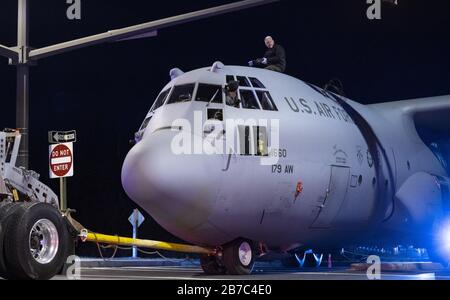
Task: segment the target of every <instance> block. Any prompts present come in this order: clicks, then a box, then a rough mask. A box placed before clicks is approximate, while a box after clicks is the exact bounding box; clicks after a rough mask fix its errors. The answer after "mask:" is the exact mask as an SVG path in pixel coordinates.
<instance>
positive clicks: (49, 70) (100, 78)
mask: <svg viewBox="0 0 450 300" xmlns="http://www.w3.org/2000/svg"><path fill="white" fill-rule="evenodd" d="M30 2H31V3H30V5H31V7H30V44H31V46H32V47H34V48H39V47H42V46H46V45H50V44H53V43H57V42H62V41H66V40H71V39H75V38H79V37H83V36H86V35H91V34H96V33H100V32H105V31H107V30H110V29H118V28H121V27H125V26H130V25H135V24H139V23H143V22H147V21H152V20H156V19H160V18H163V17H169V16H173V15H177V14H181V13H186V12H190V11H193V10H198V9H203V8H208V7H212V6H216V5H220V4H225V3H229V2H233V1H205V0H196V1H181V0H177V1H175V0H165V1H137V0H132V1H123V0H122V1H119V0H95V1H94V0H82V1H81V2H82V19H81V20H79V21H78V20H77V21H70V20H68V19H67V18H66V9H67V7H68V5H67V4H66V1H65V0H45V1H42V0H39V1H30ZM398 2H399V5H398V6H393V5H390V4H387V3H385V4H383V7H382V20H374V21H369V20H368V19H367V17H366V10H367V7H368V5H367V4H366V1H365V0H346V1H337V0H334V1H333V0H330V1H326V0H309V1H303V0H302V1H298V0H297V1H293V0H282V1H281V2H279V3H275V4H269V5H267V6H263V7H259V8H253V9H249V10H245V11H242V12H238V13H232V14H227V15H223V16H218V17H214V18H211V19H205V20H200V21H196V22H193V23H189V24H185V25H179V26H175V27H172V28H168V29H164V30H161V31H159V35H158V37H156V38H150V39H141V40H134V41H125V42H119V43H109V44H104V45H99V46H94V47H91V48H85V49H82V50H77V51H74V52H70V53H66V54H62V55H59V56H55V57H52V58H46V59H43V60H41V61H40V62H39V64H38V65H37V66H36V67H33V68H32V70H31V96H30V105H31V116H30V134H31V136H30V151H31V158H30V159H31V169H33V170H36V171H37V172H39V173H41V179H42V181H44V182H45V183H47V184H49V185H50V186H51V187H52V188H53V189H54V190H55V191H58V181H57V180H56V181H55V180H49V179H48V177H49V176H48V166H47V164H48V142H47V131H49V130H71V129H76V130H77V131H78V141H77V143H76V144H75V155H76V158H75V168H76V169H75V177H73V178H70V179H69V184H68V189H69V206H70V207H71V208H74V209H77V210H78V212H77V214H76V215H75V217H76V218H77V219H78V220H79V221H80V222H81V223H82V224H84V225H85V226H86V227H88V228H89V229H92V230H95V231H98V232H102V233H110V234H120V235H129V234H130V233H131V226H130V225H129V223H128V221H127V218H128V216H129V215H130V214H131V212H132V209H133V208H135V205H134V204H133V203H132V202H131V201H130V200H129V199H128V197H127V196H126V195H125V193H124V192H123V189H122V187H121V182H120V172H121V167H122V162H123V160H124V158H125V156H126V154H127V152H128V150H129V149H130V145H129V140H130V139H132V137H133V134H134V132H135V131H136V130H137V129H138V128H139V126H140V124H141V123H142V121H143V119H144V117H145V115H146V113H147V111H148V110H149V108H150V106H151V105H152V103H153V101H154V99H155V97H156V96H157V94H158V93H159V92H160V90H161V88H162V87H163V86H164V85H165V84H166V83H167V82H168V81H169V70H170V69H171V68H174V67H179V68H181V69H182V70H184V71H189V70H192V69H196V68H200V67H205V66H210V65H212V64H213V63H214V62H215V61H217V60H220V61H222V62H223V63H225V64H237V65H244V64H246V62H247V61H249V60H250V59H254V58H257V57H260V56H262V55H263V53H264V52H265V46H264V42H263V40H264V37H265V36H266V35H272V36H273V37H274V38H275V40H276V41H277V42H279V43H280V44H281V45H283V46H284V47H285V48H286V51H287V58H288V65H287V73H288V74H290V75H292V76H294V77H297V78H300V79H302V80H305V81H307V82H311V83H314V84H316V85H319V86H323V85H324V84H326V83H327V82H328V81H329V80H330V79H332V78H339V79H340V80H341V81H342V82H343V84H344V89H345V92H346V95H347V96H348V97H349V98H351V99H354V100H356V101H358V102H360V103H366V104H369V103H376V102H387V101H393V100H403V99H410V98H417V97H428V96H439V95H445V94H450V1H444V0H442V1H426V0H422V1H419V0H416V1H414V0H398ZM16 16H17V1H15V0H3V1H1V3H0V44H3V45H7V46H13V45H15V44H16V22H17V18H16ZM15 80H16V76H15V68H14V67H12V66H8V64H7V60H6V59H4V58H1V57H0V103H1V107H0V111H1V117H0V128H5V127H9V128H11V127H12V128H13V127H15V90H16V88H15ZM145 216H146V218H147V220H146V221H145V223H144V225H143V227H141V231H140V233H141V236H145V237H148V238H151V239H162V240H172V241H173V240H176V239H175V238H174V237H171V236H170V235H168V234H167V233H165V232H164V230H162V229H161V228H159V227H158V226H157V225H156V224H155V223H154V222H153V221H152V220H151V218H150V217H149V216H148V215H145ZM80 253H83V254H95V252H94V249H93V248H87V247H84V248H82V249H81V251H80Z"/></svg>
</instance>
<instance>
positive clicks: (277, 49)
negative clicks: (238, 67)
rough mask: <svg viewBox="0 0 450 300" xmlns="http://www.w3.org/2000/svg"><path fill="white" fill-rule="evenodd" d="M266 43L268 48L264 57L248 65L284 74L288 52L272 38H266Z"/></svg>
mask: <svg viewBox="0 0 450 300" xmlns="http://www.w3.org/2000/svg"><path fill="white" fill-rule="evenodd" d="M264 43H265V44H266V47H267V48H268V50H267V51H266V54H264V57H263V58H258V59H256V60H251V61H249V62H248V65H249V66H250V67H253V66H254V67H258V68H265V69H267V70H271V71H276V72H281V73H284V71H285V70H286V51H285V50H284V48H283V47H282V46H281V45H278V44H275V41H274V39H273V38H272V37H271V36H268V37H266V38H265V39H264Z"/></svg>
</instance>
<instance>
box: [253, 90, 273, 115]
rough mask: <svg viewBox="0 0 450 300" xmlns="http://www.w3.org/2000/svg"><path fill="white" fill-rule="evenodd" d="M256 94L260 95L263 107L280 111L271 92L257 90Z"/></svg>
mask: <svg viewBox="0 0 450 300" xmlns="http://www.w3.org/2000/svg"><path fill="white" fill-rule="evenodd" d="M256 94H257V95H258V98H259V102H260V103H261V106H262V109H264V110H272V111H278V108H277V107H276V105H275V103H274V102H273V99H272V96H270V93H269V92H267V91H256Z"/></svg>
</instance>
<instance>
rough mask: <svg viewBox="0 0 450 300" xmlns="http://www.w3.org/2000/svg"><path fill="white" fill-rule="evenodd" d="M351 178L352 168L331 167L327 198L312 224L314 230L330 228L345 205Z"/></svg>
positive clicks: (321, 204) (320, 204)
mask: <svg viewBox="0 0 450 300" xmlns="http://www.w3.org/2000/svg"><path fill="white" fill-rule="evenodd" d="M349 178H350V168H349V167H341V166H332V167H331V176H330V183H329V186H328V189H327V191H326V196H325V197H324V198H323V202H322V203H319V213H318V215H317V217H316V219H315V220H314V222H313V223H312V226H311V227H312V228H324V229H325V228H329V227H330V226H331V223H332V222H333V220H334V218H335V217H336V216H337V215H338V213H339V210H340V208H341V206H342V204H343V203H344V200H345V197H346V195H347V189H348V184H349Z"/></svg>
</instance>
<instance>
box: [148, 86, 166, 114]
mask: <svg viewBox="0 0 450 300" xmlns="http://www.w3.org/2000/svg"><path fill="white" fill-rule="evenodd" d="M169 91H170V89H167V90H165V91H164V92H162V93H161V94H159V96H158V98H157V99H156V101H155V104H154V105H153V109H152V110H157V109H158V108H160V107H161V106H162V105H163V104H164V101H165V100H166V98H167V94H169Z"/></svg>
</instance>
